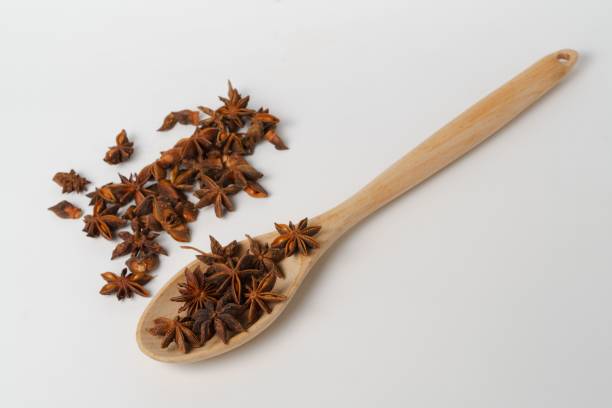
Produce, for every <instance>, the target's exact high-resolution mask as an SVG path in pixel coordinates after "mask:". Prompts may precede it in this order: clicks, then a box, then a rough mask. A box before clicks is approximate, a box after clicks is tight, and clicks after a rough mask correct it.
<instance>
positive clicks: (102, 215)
mask: <svg viewBox="0 0 612 408" xmlns="http://www.w3.org/2000/svg"><path fill="white" fill-rule="evenodd" d="M118 209H119V207H118V206H110V207H106V205H105V204H104V203H98V204H96V205H95V206H94V209H93V214H91V215H86V216H85V218H84V219H83V221H84V222H85V228H83V231H85V232H87V236H88V237H97V236H99V235H102V236H103V237H104V238H106V239H108V240H112V239H113V238H114V231H115V230H116V229H117V228H120V227H123V226H124V225H125V220H123V219H121V217H118V216H117V210H118Z"/></svg>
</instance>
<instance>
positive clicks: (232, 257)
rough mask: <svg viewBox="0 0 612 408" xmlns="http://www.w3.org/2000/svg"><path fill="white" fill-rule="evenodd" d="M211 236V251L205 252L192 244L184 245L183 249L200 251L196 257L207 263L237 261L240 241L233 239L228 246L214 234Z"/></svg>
mask: <svg viewBox="0 0 612 408" xmlns="http://www.w3.org/2000/svg"><path fill="white" fill-rule="evenodd" d="M209 238H210V253H207V252H204V251H202V250H201V249H198V248H195V247H192V246H182V247H181V248H183V249H191V250H194V251H196V252H198V253H199V255H196V258H197V259H198V260H199V261H200V262H202V263H204V264H205V265H209V266H210V265H212V264H214V263H228V262H229V261H233V262H236V261H237V260H238V254H239V253H240V244H238V241H235V240H234V241H232V242H230V243H229V244H227V245H226V246H223V245H221V244H220V243H219V241H217V240H216V239H215V238H214V237H213V236H212V235H210V236H209Z"/></svg>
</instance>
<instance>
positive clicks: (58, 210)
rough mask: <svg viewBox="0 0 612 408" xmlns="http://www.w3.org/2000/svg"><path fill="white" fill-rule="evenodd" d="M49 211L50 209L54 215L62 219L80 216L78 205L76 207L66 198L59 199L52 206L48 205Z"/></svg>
mask: <svg viewBox="0 0 612 408" xmlns="http://www.w3.org/2000/svg"><path fill="white" fill-rule="evenodd" d="M49 211H52V212H53V213H54V214H55V215H57V216H58V217H60V218H64V219H77V218H81V214H82V211H81V209H80V208H79V207H76V206H75V205H74V204H72V203H71V202H69V201H66V200H63V201H60V202H59V203H57V204H55V205H54V206H53V207H49Z"/></svg>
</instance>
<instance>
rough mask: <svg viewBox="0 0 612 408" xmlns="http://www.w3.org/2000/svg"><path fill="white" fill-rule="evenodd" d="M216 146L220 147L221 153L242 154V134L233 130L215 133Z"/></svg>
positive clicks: (243, 149) (243, 150)
mask: <svg viewBox="0 0 612 408" xmlns="http://www.w3.org/2000/svg"><path fill="white" fill-rule="evenodd" d="M216 145H217V147H219V149H221V151H222V152H223V154H231V153H238V154H244V152H245V150H246V149H245V147H244V144H243V135H242V134H240V133H235V132H226V131H224V130H222V131H220V132H219V134H218V135H217V142H216Z"/></svg>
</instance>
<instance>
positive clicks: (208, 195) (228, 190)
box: [194, 175, 242, 218]
mask: <svg viewBox="0 0 612 408" xmlns="http://www.w3.org/2000/svg"><path fill="white" fill-rule="evenodd" d="M200 180H201V182H202V188H201V189H199V190H197V191H196V192H195V193H194V194H195V196H196V197H198V198H199V199H200V200H199V201H198V202H197V203H196V207H198V208H203V207H206V206H209V205H211V204H214V206H215V215H216V216H217V217H218V218H221V217H223V213H224V212H225V211H224V209H226V210H227V211H234V204H233V203H232V200H231V199H230V198H229V196H230V195H234V194H236V193H237V192H239V191H240V190H242V188H241V187H240V186H238V185H236V184H230V185H229V186H225V187H222V186H220V185H219V184H217V183H216V182H215V181H214V180H213V179H211V178H210V177H208V176H206V175H202V176H201V178H200Z"/></svg>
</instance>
